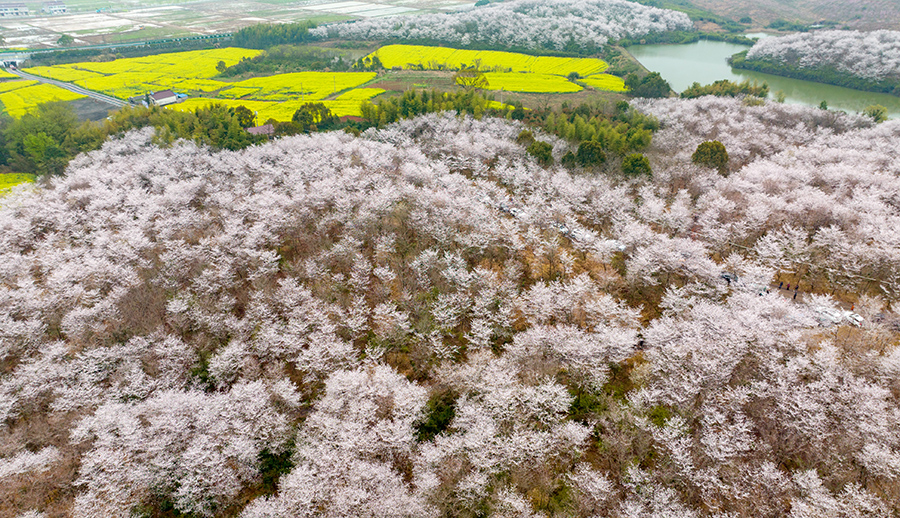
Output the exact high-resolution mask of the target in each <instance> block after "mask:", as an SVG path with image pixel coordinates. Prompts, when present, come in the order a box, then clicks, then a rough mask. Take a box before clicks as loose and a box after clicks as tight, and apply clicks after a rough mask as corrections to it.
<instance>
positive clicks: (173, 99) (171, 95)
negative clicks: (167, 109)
mask: <svg viewBox="0 0 900 518" xmlns="http://www.w3.org/2000/svg"><path fill="white" fill-rule="evenodd" d="M177 102H178V96H177V95H176V94H175V92H173V91H172V90H160V91H159V92H152V93H151V94H150V104H152V105H154V106H165V105H167V104H174V103H177Z"/></svg>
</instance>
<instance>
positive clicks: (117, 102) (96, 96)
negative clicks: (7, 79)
mask: <svg viewBox="0 0 900 518" xmlns="http://www.w3.org/2000/svg"><path fill="white" fill-rule="evenodd" d="M6 70H7V71H9V72H11V73H13V74H16V75H17V76H19V77H21V78H23V79H33V80H35V81H40V82H42V83H48V84H51V85H55V86H58V87H60V88H65V89H66V90H69V91H70V92H75V93H76V94H81V95H86V96H88V97H90V98H91V99H96V100H98V101H100V102H104V103H107V104H111V105H113V106H117V107H120V108H121V107H122V106H127V105H128V103H127V102H126V101H123V100H121V99H116V98H115V97H110V96H108V95H104V94H101V93H99V92H94V91H91V90H85V89H84V88H82V87H80V86H76V85H73V84H72V83H64V82H62V81H57V80H55V79H47V78H46V77H39V76H35V75H31V74H29V73H27V72H22V71H21V70H16V69H12V68H8V69H6Z"/></svg>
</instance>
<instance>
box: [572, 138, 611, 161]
mask: <svg viewBox="0 0 900 518" xmlns="http://www.w3.org/2000/svg"><path fill="white" fill-rule="evenodd" d="M575 160H576V161H577V162H578V164H579V165H581V166H582V167H593V166H597V165H600V164H602V163H604V162H606V153H604V152H603V146H602V145H601V144H600V143H599V142H597V141H596V140H584V141H582V142H581V144H580V145H579V146H578V152H577V153H575Z"/></svg>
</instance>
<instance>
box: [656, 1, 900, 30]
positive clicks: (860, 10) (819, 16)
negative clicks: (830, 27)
mask: <svg viewBox="0 0 900 518" xmlns="http://www.w3.org/2000/svg"><path fill="white" fill-rule="evenodd" d="M676 3H682V2H676ZM691 3H692V4H693V5H694V6H695V7H697V8H700V9H704V10H707V11H710V12H712V13H715V14H718V15H720V16H726V17H728V18H732V19H734V20H739V19H741V18H743V17H745V16H749V17H750V18H751V19H752V21H753V25H755V26H765V25H768V24H769V23H771V22H773V21H775V20H787V21H792V22H801V23H815V22H817V21H823V20H827V21H834V22H839V23H841V24H846V25H847V26H849V27H851V28H854V29H863V30H871V29H898V28H900V0H845V1H839V0H692V2H691ZM662 4H666V2H662ZM663 7H669V6H668V5H663Z"/></svg>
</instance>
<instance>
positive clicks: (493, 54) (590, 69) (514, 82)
mask: <svg viewBox="0 0 900 518" xmlns="http://www.w3.org/2000/svg"><path fill="white" fill-rule="evenodd" d="M376 56H377V57H378V59H379V60H380V61H381V64H382V65H383V66H384V67H385V68H403V69H416V70H419V69H423V70H459V69H461V68H466V67H472V66H477V67H478V68H479V69H480V70H482V71H484V72H485V77H486V78H487V80H488V86H487V89H488V90H501V89H502V90H505V91H508V92H523V93H572V92H578V91H581V89H582V87H581V86H579V85H578V84H576V83H574V82H571V81H569V80H568V79H567V77H568V76H569V75H570V74H572V73H573V72H574V73H576V74H578V75H579V76H580V77H587V78H590V79H589V80H588V81H583V83H584V84H586V85H588V86H590V87H593V88H596V89H598V90H609V91H613V92H624V91H625V90H626V88H625V84H624V82H622V80H621V79H620V78H618V77H616V76H613V75H610V74H603V73H602V72H603V71H604V70H606V69H607V68H608V67H609V65H607V63H606V62H605V61H603V60H601V59H595V58H560V57H553V56H529V55H527V54H519V53H516V52H499V51H493V50H461V49H451V48H446V47H428V46H423V45H387V46H384V47H381V48H380V49H378V50H376V51H375V52H373V53H372V54H369V55H368V56H366V58H367V59H369V60H371V59H372V58H374V57H376Z"/></svg>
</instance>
